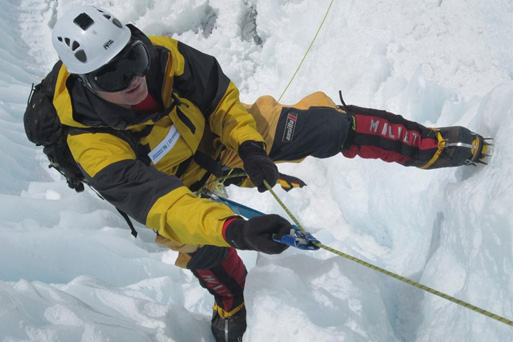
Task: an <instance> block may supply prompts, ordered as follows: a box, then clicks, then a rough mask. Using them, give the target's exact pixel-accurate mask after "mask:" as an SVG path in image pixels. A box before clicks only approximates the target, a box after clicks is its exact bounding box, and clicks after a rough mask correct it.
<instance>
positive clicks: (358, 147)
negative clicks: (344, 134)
mask: <svg viewBox="0 0 513 342" xmlns="http://www.w3.org/2000/svg"><path fill="white" fill-rule="evenodd" d="M345 109H346V111H347V112H348V113H349V114H351V115H352V116H353V117H354V122H353V127H352V130H351V131H350V132H349V137H348V139H347V141H346V143H345V144H344V147H343V150H342V153H343V155H344V156H345V157H347V158H354V157H355V156H360V157H361V158H371V159H381V160H383V161H386V162H396V163H399V164H402V165H404V166H415V167H421V166H424V165H425V164H426V163H427V162H428V161H429V160H430V159H431V158H432V157H433V156H434V154H435V153H436V152H437V151H438V139H437V136H436V131H434V130H432V129H429V128H427V127H425V126H422V125H420V124H418V123H416V122H412V121H409V120H406V119H405V118H403V117H402V116H400V115H396V114H392V113H389V112H386V111H383V110H376V109H369V108H361V107H356V106H347V107H345Z"/></svg>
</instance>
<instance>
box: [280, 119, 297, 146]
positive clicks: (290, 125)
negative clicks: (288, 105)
mask: <svg viewBox="0 0 513 342" xmlns="http://www.w3.org/2000/svg"><path fill="white" fill-rule="evenodd" d="M297 117H298V114H297V113H288V114H287V121H286V122H285V129H284V131H283V138H282V139H281V141H283V142H284V143H289V144H290V143H291V142H292V140H294V130H295V129H296V124H297Z"/></svg>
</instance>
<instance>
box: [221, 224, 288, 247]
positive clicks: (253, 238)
mask: <svg viewBox="0 0 513 342" xmlns="http://www.w3.org/2000/svg"><path fill="white" fill-rule="evenodd" d="M291 229H292V226H291V225H290V223H289V222H288V221H287V220H285V219H284V218H283V217H281V216H279V215H264V216H257V217H253V218H252V219H250V220H249V221H246V220H244V219H236V220H233V221H232V222H231V223H230V224H229V225H228V227H226V229H225V231H224V236H225V238H226V241H227V242H228V243H229V244H230V246H232V247H235V248H237V249H250V250H254V251H258V252H263V253H267V254H280V253H281V252H283V251H284V250H286V249H287V248H288V247H289V246H287V245H284V244H281V243H277V242H274V241H273V235H274V236H275V237H276V238H277V239H280V238H281V237H282V236H283V235H287V234H290V230H291Z"/></svg>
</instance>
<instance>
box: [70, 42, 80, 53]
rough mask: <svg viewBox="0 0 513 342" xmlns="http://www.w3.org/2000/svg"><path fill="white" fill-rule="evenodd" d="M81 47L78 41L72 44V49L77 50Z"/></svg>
mask: <svg viewBox="0 0 513 342" xmlns="http://www.w3.org/2000/svg"><path fill="white" fill-rule="evenodd" d="M79 47H80V44H79V43H78V42H77V41H73V44H72V45H71V50H72V51H75V50H76V49H78V48H79Z"/></svg>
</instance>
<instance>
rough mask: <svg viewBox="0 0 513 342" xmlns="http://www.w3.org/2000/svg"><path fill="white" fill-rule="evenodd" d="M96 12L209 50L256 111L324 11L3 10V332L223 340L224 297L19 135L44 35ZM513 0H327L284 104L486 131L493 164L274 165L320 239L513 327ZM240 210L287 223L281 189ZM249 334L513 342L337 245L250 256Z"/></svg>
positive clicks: (320, 1) (255, 3)
mask: <svg viewBox="0 0 513 342" xmlns="http://www.w3.org/2000/svg"><path fill="white" fill-rule="evenodd" d="M83 3H92V4H96V5H98V6H100V7H103V8H105V9H107V10H109V11H111V12H113V13H114V14H116V15H117V16H118V17H119V19H121V20H122V21H123V22H132V23H134V24H136V25H137V26H138V27H139V28H141V29H142V30H143V31H145V32H146V33H148V34H166V35H171V36H173V37H175V38H177V39H180V40H182V41H183V42H185V43H187V44H190V45H191V46H193V47H195V48H197V49H200V50H202V51H204V52H207V53H210V54H213V55H215V56H216V57H217V58H218V60H219V62H220V63H221V65H222V66H223V68H224V70H225V72H226V73H227V74H228V75H229V76H230V77H231V79H232V80H233V81H234V82H235V83H236V84H237V85H238V86H239V88H240V90H241V98H242V100H243V101H245V102H248V103H250V102H251V101H254V100H255V99H256V98H258V97H259V96H261V95H266V94H269V95H273V96H275V97H276V98H278V97H279V96H280V95H281V93H282V92H283V89H284V88H285V86H286V85H287V84H288V82H289V80H290V78H291V76H292V75H293V73H294V72H295V70H296V68H297V65H298V63H299V62H300V61H301V59H302V58H303V55H304V53H305V51H306V50H307V48H308V46H309V44H310V41H311V38H312V37H313V36H314V34H315V32H316V31H317V28H318V25H319V24H320V22H321V20H322V18H323V16H324V13H325V11H326V9H327V8H328V5H329V3H330V1H329V0H229V1H226V0H224V1H221V0H187V1H186V0H166V1H165V0H151V1H150V0H144V1H135V0H125V1H121V0H109V1H107V0H96V1H78V0H61V1H55V0H51V1H38V0H0V6H1V7H2V11H1V12H0V34H1V35H2V37H3V38H2V41H1V42H0V60H1V63H0V103H1V106H0V123H1V124H0V143H1V144H2V146H3V148H2V150H1V152H0V160H1V161H2V167H1V168H0V208H1V209H0V260H2V267H1V268H0V341H1V342H22V341H23V342H25V341H38V342H46V341H52V342H54V341H82V342H100V341H102V342H103V341H126V342H131V341H134V342H135V341H156V342H171V341H180V342H182V341H208V342H210V341H213V337H212V336H211V334H210V315H211V306H212V304H213V300H212V298H211V297H210V295H208V294H207V293H206V291H204V290H203V289H202V288H201V287H200V286H199V284H198V283H197V281H196V279H195V278H194V277H193V276H192V274H190V273H189V272H188V271H185V270H182V269H179V268H177V267H174V266H173V262H174V258H175V257H176V254H175V253H174V252H171V251H169V250H166V249H163V248H161V247H159V246H157V245H156V244H154V243H153V233H152V232H151V231H148V230H145V229H144V228H143V227H141V226H139V227H138V230H139V232H140V238H138V239H135V240H134V239H133V238H132V237H131V235H130V234H129V231H128V229H127V228H126V223H125V222H124V220H123V219H122V218H120V217H119V215H118V214H117V212H116V211H115V210H113V208H112V207H110V206H109V205H108V204H107V203H106V202H105V201H102V200H100V199H98V198H97V197H96V195H95V194H94V193H92V192H90V191H86V192H85V193H82V194H76V193H75V192H74V191H72V190H70V189H68V187H67V186H66V184H65V182H64V181H63V180H62V178H61V177H60V176H59V175H58V174H56V173H55V172H52V170H48V169H47V168H46V164H45V159H44V156H43V154H42V152H41V151H40V149H39V148H36V147H34V146H33V145H32V144H31V143H30V142H29V141H28V140H27V139H26V138H25V133H24V129H23V122H22V116H23V112H24V108H25V106H26V98H27V95H28V93H29V91H30V84H31V83H32V82H37V81H38V80H39V79H40V78H41V77H43V76H44V75H45V74H46V73H47V72H48V71H49V70H50V68H51V67H52V65H53V63H54V62H55V60H56V58H57V56H56V53H55V52H54V51H53V48H52V46H51V43H50V36H51V27H52V26H53V25H54V23H55V20H56V18H57V17H58V16H60V15H62V13H63V12H64V11H65V10H66V9H67V8H69V7H71V6H74V5H78V4H83ZM512 22H513V3H512V2H511V1H510V0H488V1H485V0H474V1H465V0H453V1H444V0H423V1H397V2H391V1H384V0H372V1H365V2H364V1H335V2H334V4H333V8H332V10H331V12H330V14H329V16H328V18H327V20H326V23H325V26H324V27H323V29H322V31H321V32H320V34H319V37H318V39H317V41H316V42H315V44H314V46H313V48H312V51H311V52H310V54H309V56H308V58H307V59H306V60H305V63H304V65H303V67H302V69H301V70H300V72H299V73H298V75H297V77H296V79H295V80H294V81H293V83H292V85H291V87H290V88H289V90H288V91H287V93H286V94H285V95H284V98H283V102H284V103H295V102H297V101H299V100H300V99H301V98H302V97H303V96H305V95H307V94H309V93H312V92H315V91H318V90H321V91H324V92H326V93H327V94H328V95H330V96H331V97H332V98H333V99H334V100H335V101H338V94H337V93H338V90H339V89H341V90H342V91H343V93H344V98H345V101H346V102H347V103H350V104H356V105H360V106H366V107H374V108H381V109H386V110H388V111H392V112H395V113H398V114H401V115H403V116H405V117H406V118H409V119H412V120H416V121H419V122H420V123H422V124H425V125H428V126H448V125H464V126H468V127H469V128H471V129H473V130H475V131H477V132H480V133H481V134H483V135H484V136H487V137H494V139H495V145H496V146H495V149H494V156H493V159H492V160H491V162H490V164H489V165H488V166H486V167H482V166H479V167H477V168H474V167H464V168H458V169H445V170H434V171H422V170H417V169H408V168H403V167H401V166H398V165H391V164H386V163H383V162H379V161H369V160H361V159H353V160H351V159H344V158H343V157H341V156H337V157H333V158H331V159H327V160H318V159H314V158H308V159H307V160H305V161H304V162H303V163H301V164H300V165H295V164H294V165H293V164H280V166H279V167H280V171H282V172H285V173H289V174H292V175H295V176H297V177H300V178H302V179H303V180H304V181H306V183H307V184H308V186H307V187H306V188H304V189H302V190H294V191H291V192H290V193H286V192H284V191H282V190H281V189H277V193H278V195H279V196H280V197H281V198H282V200H283V201H284V202H285V204H286V205H287V206H288V207H289V208H291V210H292V211H293V213H294V214H295V215H297V217H298V218H299V219H300V221H301V222H302V223H303V225H304V226H305V227H307V229H308V230H309V231H311V232H312V233H314V235H315V236H316V237H317V238H319V239H320V240H321V241H322V242H323V243H325V244H327V245H329V246H331V247H333V248H336V249H339V250H341V251H343V252H344V253H348V254H350V255H352V256H355V257H358V258H361V259H363V260H365V261H368V262H371V263H373V264H375V265H377V266H379V267H383V268H385V269H387V270H390V271H393V272H396V273H398V274H401V275H403V276H406V277H409V278H411V279H413V280H415V281H419V282H421V283H423V284H426V285H428V286H430V287H433V288H435V289H437V290H439V291H442V292H445V293H447V294H449V295H451V296H455V297H457V298H460V299H462V300H465V301H468V302H469V303H471V304H473V305H476V306H479V307H482V308H483V309H486V310H488V311H492V312H494V313H496V314H498V315H501V316H504V317H506V318H508V319H510V320H511V319H513V287H512V286H511V284H512V283H513V279H512V277H513V251H512V245H513V234H512V228H513V214H512V213H511V208H513V195H512V194H513V149H511V148H509V147H510V146H511V145H512V144H513V136H512V135H511V132H512V131H513V82H512V77H513V34H512V32H511V31H512V29H511V23H512ZM229 194H230V196H231V198H232V199H233V200H236V201H239V202H242V203H246V204H248V205H251V206H253V207H255V208H256V209H258V210H261V211H264V212H267V213H279V214H282V215H284V216H285V215H286V214H285V213H284V212H283V210H282V209H281V208H280V207H279V205H278V204H277V203H276V202H275V201H274V199H273V198H272V196H271V195H269V194H259V193H257V192H256V191H254V190H248V189H232V188H229ZM241 254H242V256H243V258H244V260H245V261H246V264H247V266H248V269H249V275H248V280H247V288H246V303H247V308H248V324H249V328H248V331H247V333H246V335H245V341H268V342H271V341H280V342H283V341H297V342H302V341H337V342H339V341H351V342H353V341H362V342H363V341H366V342H367V341H416V342H425V341H441V340H447V341H499V342H508V341H513V328H512V327H510V326H507V325H504V324H501V323H500V322H497V321H495V320H492V319H490V318H487V317H484V316H481V315H479V314H477V313H475V312H473V311H470V310H467V309H465V308H462V307H460V306H457V305H455V304H453V303H450V302H448V301H446V300H443V299H441V298H439V297H436V296H433V295H430V294H428V293H424V292H422V291H420V290H418V289H416V288H413V287H411V286H409V285H406V284H403V283H400V282H398V281H396V280H394V279H391V278H388V277H386V276H384V275H381V274H379V273H376V272H374V271H372V270H369V269H366V268H364V267H362V266H360V265H358V264H355V263H353V262H351V261H348V260H345V259H342V258H340V257H336V256H334V255H332V254H330V253H328V252H326V251H318V252H303V251H298V250H290V249H289V250H288V251H287V252H285V253H283V254H281V255H278V256H267V255H262V254H260V255H257V254H256V253H253V252H243V253H241Z"/></svg>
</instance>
